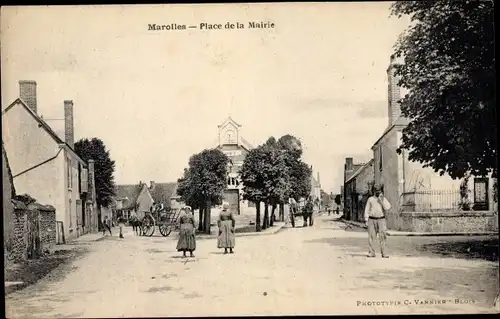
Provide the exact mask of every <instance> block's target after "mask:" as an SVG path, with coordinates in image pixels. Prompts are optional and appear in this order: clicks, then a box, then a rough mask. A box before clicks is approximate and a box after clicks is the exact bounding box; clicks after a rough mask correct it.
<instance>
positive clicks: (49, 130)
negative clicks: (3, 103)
mask: <svg viewBox="0 0 500 319" xmlns="http://www.w3.org/2000/svg"><path fill="white" fill-rule="evenodd" d="M16 105H20V106H22V107H23V108H24V109H25V110H26V111H27V112H28V113H29V114H30V115H31V116H32V117H33V118H34V119H35V121H37V122H38V125H39V126H40V127H42V128H43V129H45V131H46V132H47V133H48V134H49V135H50V136H51V137H52V139H54V141H55V142H56V143H57V144H59V145H63V146H64V148H65V149H67V150H68V151H70V152H71V153H73V155H74V156H75V157H76V159H77V160H79V161H80V163H82V164H84V165H87V163H85V161H84V160H83V159H81V158H80V156H78V154H76V152H75V150H74V149H73V147H71V146H69V145H68V144H67V143H66V142H65V141H63V140H62V139H61V138H60V137H59V135H57V134H56V132H54V130H53V129H52V128H51V127H50V126H49V124H47V122H45V121H44V120H43V119H42V118H41V117H40V116H38V114H36V113H35V112H33V110H32V109H30V108H29V106H28V104H26V102H24V101H23V100H21V99H20V98H17V99H16V100H15V101H14V102H12V104H10V105H9V106H7V107H6V108H5V110H3V111H2V116H4V115H5V114H6V113H7V112H8V111H9V110H11V109H12V108H13V107H14V106H16Z"/></svg>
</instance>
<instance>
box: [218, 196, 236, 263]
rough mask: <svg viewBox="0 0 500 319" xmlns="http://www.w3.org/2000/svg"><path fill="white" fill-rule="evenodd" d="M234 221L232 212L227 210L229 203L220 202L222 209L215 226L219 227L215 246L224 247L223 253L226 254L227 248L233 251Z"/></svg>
mask: <svg viewBox="0 0 500 319" xmlns="http://www.w3.org/2000/svg"><path fill="white" fill-rule="evenodd" d="M235 224H236V221H235V220H234V217H233V213H231V212H230V211H229V204H228V203H224V204H222V211H221V212H220V215H219V221H218V222H217V226H218V227H219V237H218V238H217V248H224V254H227V250H228V249H229V252H230V253H231V254H232V253H233V248H234V244H235V243H234V242H235V236H234V231H235V229H234V227H235Z"/></svg>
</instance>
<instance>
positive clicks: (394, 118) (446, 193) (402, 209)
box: [371, 57, 498, 231]
mask: <svg viewBox="0 0 500 319" xmlns="http://www.w3.org/2000/svg"><path fill="white" fill-rule="evenodd" d="M395 63H396V62H395V60H394V58H392V57H391V61H390V65H389V68H388V70H387V74H388V97H389V98H388V120H389V123H388V126H387V128H386V129H385V130H384V132H383V133H382V135H381V136H380V137H379V138H378V139H377V141H376V142H375V143H374V144H373V146H372V148H371V149H372V151H373V166H374V182H375V184H377V185H381V186H382V189H383V192H384V195H385V196H386V198H387V199H388V200H389V202H390V203H391V205H392V209H391V211H390V212H388V213H387V214H386V216H387V226H388V228H389V229H394V230H408V231H411V230H415V229H416V228H415V227H417V226H415V224H414V220H419V219H421V218H423V217H422V216H423V215H418V214H417V213H418V212H427V213H429V214H431V213H434V215H436V216H437V215H438V214H444V213H446V214H447V215H445V216H444V217H446V220H447V221H450V224H449V225H450V228H452V227H454V226H452V225H453V223H455V222H456V223H460V222H458V221H456V220H458V219H457V218H459V217H457V216H456V217H457V218H455V219H453V218H454V217H453V216H454V215H453V214H454V213H453V212H455V214H458V213H457V212H458V211H461V210H462V209H461V205H462V204H461V203H462V202H463V198H462V197H463V196H462V194H461V191H460V189H461V184H462V183H463V180H454V179H452V178H451V177H450V176H449V175H447V174H444V175H442V176H441V175H439V173H437V172H434V170H433V169H431V168H426V167H423V165H422V164H420V163H418V162H413V161H410V160H409V159H408V151H407V150H403V151H402V152H401V154H398V153H397V149H398V148H399V147H400V145H401V143H402V136H403V129H404V128H405V127H406V126H407V125H408V124H409V120H408V119H407V118H405V117H404V116H402V114H401V109H400V104H399V100H400V98H401V97H400V94H401V93H400V88H399V86H398V83H397V82H398V79H397V78H396V76H395V74H394V65H395ZM492 185H493V181H492V180H491V178H474V177H472V178H471V179H470V180H469V182H468V183H467V185H466V187H465V189H466V192H467V193H471V194H470V195H469V200H471V201H472V205H471V206H474V207H476V208H478V210H479V209H480V210H482V211H490V210H493V209H495V208H494V207H495V203H494V202H493V196H492V192H493V186H492ZM410 213H412V214H410ZM471 216H472V215H471ZM431 217H432V216H431ZM442 217H443V216H441V217H439V216H438V217H436V218H435V219H433V218H430V217H429V216H427V217H426V221H425V223H427V226H425V227H427V228H428V229H431V228H433V227H434V228H433V229H437V228H436V227H435V226H433V223H440V224H443V223H442ZM472 217H474V216H472ZM472 217H471V218H472ZM440 218H441V219H440ZM453 220H455V221H453ZM451 221H453V222H451ZM475 221H479V219H477V218H476V219H475ZM422 223H424V222H422ZM461 223H462V224H463V221H462V222H461ZM471 223H472V222H471ZM488 223H489V222H488ZM444 224H446V223H444ZM497 225H498V222H497ZM419 227H420V226H419ZM443 227H444V226H443ZM496 227H497V228H498V226H496ZM417 228H418V227H417Z"/></svg>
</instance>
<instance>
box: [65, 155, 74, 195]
mask: <svg viewBox="0 0 500 319" xmlns="http://www.w3.org/2000/svg"><path fill="white" fill-rule="evenodd" d="M66 166H67V168H68V188H69V189H71V188H73V176H72V174H71V173H72V172H71V158H69V157H68V158H67V159H66Z"/></svg>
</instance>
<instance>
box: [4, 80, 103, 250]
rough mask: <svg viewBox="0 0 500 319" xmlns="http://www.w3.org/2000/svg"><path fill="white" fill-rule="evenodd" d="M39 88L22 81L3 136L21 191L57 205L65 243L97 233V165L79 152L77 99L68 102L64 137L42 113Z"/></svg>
mask: <svg viewBox="0 0 500 319" xmlns="http://www.w3.org/2000/svg"><path fill="white" fill-rule="evenodd" d="M36 88H37V84H36V82H35V81H20V82H19V89H20V98H18V99H16V100H15V101H14V102H13V103H12V104H10V105H9V106H7V107H6V108H5V109H4V110H3V111H2V139H3V142H4V146H5V151H6V153H7V155H8V157H9V164H10V167H11V171H12V174H13V182H14V186H15V188H16V190H17V193H18V194H29V195H30V196H32V197H33V198H36V200H37V201H39V202H41V203H46V204H50V205H52V206H53V207H54V208H55V209H56V220H57V222H58V226H57V238H58V241H59V242H62V241H63V239H65V240H70V239H73V238H76V237H78V236H80V235H81V234H84V233H87V232H89V231H97V217H96V216H97V208H96V204H95V192H94V191H93V190H95V184H94V178H93V176H94V175H93V171H91V170H92V169H93V164H92V163H86V162H85V161H84V160H83V159H81V158H80V157H79V156H78V155H77V154H76V153H75V151H74V127H73V102H72V101H68V100H67V101H64V104H63V105H64V137H63V138H61V137H60V136H59V135H58V134H56V133H55V132H54V130H53V129H52V128H51V127H50V126H49V125H48V124H47V122H46V121H45V120H44V119H43V118H42V117H41V116H40V115H39V114H38V109H37V108H38V105H37V104H38V103H37V95H36ZM89 170H90V171H89ZM89 176H90V178H89ZM89 190H90V192H89Z"/></svg>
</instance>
